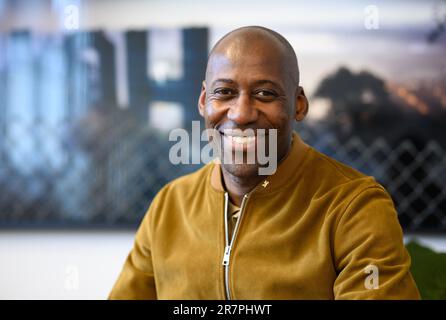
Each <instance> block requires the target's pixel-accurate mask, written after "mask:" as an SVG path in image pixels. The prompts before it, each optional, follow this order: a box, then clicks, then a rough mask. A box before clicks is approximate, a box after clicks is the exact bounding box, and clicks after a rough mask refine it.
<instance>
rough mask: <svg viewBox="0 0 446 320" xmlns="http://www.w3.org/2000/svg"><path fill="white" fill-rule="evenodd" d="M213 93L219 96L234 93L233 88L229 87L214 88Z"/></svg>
mask: <svg viewBox="0 0 446 320" xmlns="http://www.w3.org/2000/svg"><path fill="white" fill-rule="evenodd" d="M214 94H215V95H219V96H229V95H233V94H234V90H232V89H229V88H218V89H215V90H214Z"/></svg>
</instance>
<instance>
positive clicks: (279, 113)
mask: <svg viewBox="0 0 446 320" xmlns="http://www.w3.org/2000/svg"><path fill="white" fill-rule="evenodd" d="M266 116H267V118H268V120H269V122H271V124H272V125H273V126H274V127H275V128H278V129H286V128H288V127H290V126H291V122H292V116H291V114H290V112H289V110H288V108H287V107H286V106H284V105H278V106H276V107H275V108H270V109H268V111H267V113H266Z"/></svg>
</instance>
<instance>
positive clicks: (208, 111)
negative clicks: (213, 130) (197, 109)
mask: <svg viewBox="0 0 446 320" xmlns="http://www.w3.org/2000/svg"><path fill="white" fill-rule="evenodd" d="M225 110H226V109H225V108H224V107H222V106H220V105H218V103H215V102H212V101H208V102H206V106H205V108H204V116H205V119H206V124H207V125H208V126H209V127H214V126H215V125H216V124H218V123H219V122H220V121H221V120H222V119H223V118H224V116H225V112H226V111H225Z"/></svg>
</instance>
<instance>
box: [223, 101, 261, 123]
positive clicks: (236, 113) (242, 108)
mask: <svg viewBox="0 0 446 320" xmlns="http://www.w3.org/2000/svg"><path fill="white" fill-rule="evenodd" d="M227 117H228V119H229V120H232V121H234V122H235V123H237V124H239V125H246V124H249V123H252V122H255V121H257V117H258V111H257V109H256V108H255V107H254V106H253V104H252V101H251V97H250V95H249V94H245V93H241V94H240V95H239V96H238V98H237V99H236V100H235V101H234V103H233V104H232V105H231V107H230V109H229V110H228V113H227Z"/></svg>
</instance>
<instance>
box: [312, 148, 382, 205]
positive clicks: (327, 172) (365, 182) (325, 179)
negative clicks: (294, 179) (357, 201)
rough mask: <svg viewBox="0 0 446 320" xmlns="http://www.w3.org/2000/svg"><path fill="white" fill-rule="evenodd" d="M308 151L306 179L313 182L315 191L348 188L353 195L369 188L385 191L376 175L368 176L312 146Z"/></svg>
mask: <svg viewBox="0 0 446 320" xmlns="http://www.w3.org/2000/svg"><path fill="white" fill-rule="evenodd" d="M308 152H309V155H308V161H307V163H306V166H305V174H306V176H307V179H306V180H307V182H308V183H310V184H313V186H314V190H315V192H330V191H332V190H346V191H347V192H348V193H349V194H352V196H353V195H354V194H359V193H361V192H363V191H365V190H367V189H369V188H378V189H381V190H383V191H385V189H384V187H383V186H381V185H380V184H379V183H378V182H377V181H376V180H375V178H374V177H372V176H368V175H366V174H364V173H362V172H360V171H358V170H356V169H354V168H352V167H351V166H349V165H346V164H344V163H342V162H340V161H338V160H335V159H333V158H331V157H329V156H327V155H325V154H323V153H322V152H319V151H317V150H316V149H314V148H312V147H310V148H309V150H308ZM310 177H311V179H310Z"/></svg>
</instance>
